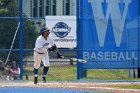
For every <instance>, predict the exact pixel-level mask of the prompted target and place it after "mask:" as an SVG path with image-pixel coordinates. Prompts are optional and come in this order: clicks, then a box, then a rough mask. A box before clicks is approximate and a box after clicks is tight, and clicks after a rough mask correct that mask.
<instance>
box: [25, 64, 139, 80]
mask: <svg viewBox="0 0 140 93" xmlns="http://www.w3.org/2000/svg"><path fill="white" fill-rule="evenodd" d="M42 69H43V67H40V68H39V79H41V75H42ZM76 72H77V71H76V66H51V67H50V69H49V72H48V75H47V80H50V81H54V80H55V81H68V80H76V77H77V76H76ZM26 74H28V76H29V80H33V76H34V74H33V68H32V67H26V68H25V69H24V77H23V79H24V80H25V75H26ZM83 79H86V80H133V79H132V78H129V77H128V70H127V69H125V70H124V69H121V70H119V69H113V70H111V69H92V70H87V78H83ZM139 80H140V79H139Z"/></svg>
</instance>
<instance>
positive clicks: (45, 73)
mask: <svg viewBox="0 0 140 93" xmlns="http://www.w3.org/2000/svg"><path fill="white" fill-rule="evenodd" d="M48 70H49V67H45V66H44V68H43V76H42V77H45V76H46V75H47V73H48Z"/></svg>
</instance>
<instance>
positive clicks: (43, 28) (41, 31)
mask: <svg viewBox="0 0 140 93" xmlns="http://www.w3.org/2000/svg"><path fill="white" fill-rule="evenodd" d="M45 31H48V32H50V29H49V28H48V27H42V28H41V29H40V35H42V33H43V32H45Z"/></svg>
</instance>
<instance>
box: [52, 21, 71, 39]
mask: <svg viewBox="0 0 140 93" xmlns="http://www.w3.org/2000/svg"><path fill="white" fill-rule="evenodd" d="M70 31H71V27H69V26H68V25H67V24H66V23H64V22H58V23H56V24H55V26H54V27H53V28H52V32H53V33H54V34H55V35H56V36H57V37H59V38H64V37H66V36H67V35H68V34H69V33H70Z"/></svg>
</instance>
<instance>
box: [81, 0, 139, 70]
mask: <svg viewBox="0 0 140 93" xmlns="http://www.w3.org/2000/svg"><path fill="white" fill-rule="evenodd" d="M138 1H139V0H80V14H79V16H80V28H79V29H80V30H79V31H80V32H79V36H78V38H80V41H79V49H80V50H81V52H82V53H79V54H78V55H80V56H81V57H82V58H83V59H86V60H88V64H82V68H83V69H91V68H97V69H100V68H101V69H104V68H107V69H115V68H119V69H121V68H122V69H125V68H126V69H127V68H139V67H140V64H139V29H138V23H139V22H138V15H139V14H138V11H139V8H138V4H139V2H138Z"/></svg>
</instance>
